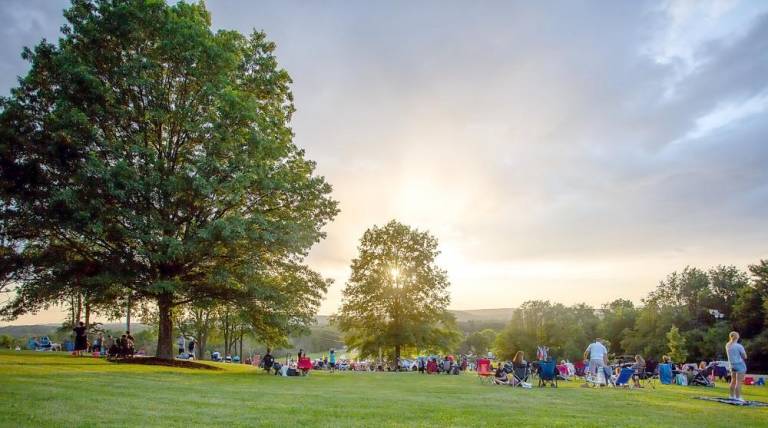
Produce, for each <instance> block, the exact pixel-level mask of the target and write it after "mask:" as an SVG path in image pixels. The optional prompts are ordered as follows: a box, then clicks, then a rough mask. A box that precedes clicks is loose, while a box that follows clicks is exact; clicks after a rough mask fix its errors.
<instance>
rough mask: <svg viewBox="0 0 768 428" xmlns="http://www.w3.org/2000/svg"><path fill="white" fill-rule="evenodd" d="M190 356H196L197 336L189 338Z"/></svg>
mask: <svg viewBox="0 0 768 428" xmlns="http://www.w3.org/2000/svg"><path fill="white" fill-rule="evenodd" d="M189 358H195V338H194V337H191V338H189Z"/></svg>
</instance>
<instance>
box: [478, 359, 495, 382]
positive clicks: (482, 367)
mask: <svg viewBox="0 0 768 428" xmlns="http://www.w3.org/2000/svg"><path fill="white" fill-rule="evenodd" d="M477 376H478V378H479V379H480V382H486V381H487V382H489V383H492V382H493V372H491V361H490V360H489V359H487V358H480V359H479V360H477Z"/></svg>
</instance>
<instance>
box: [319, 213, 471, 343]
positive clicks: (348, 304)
mask: <svg viewBox="0 0 768 428" xmlns="http://www.w3.org/2000/svg"><path fill="white" fill-rule="evenodd" d="M437 247H438V243H437V239H436V238H435V237H434V236H432V235H431V234H430V233H429V232H426V231H419V230H416V229H412V228H410V227H408V226H406V225H404V224H401V223H398V222H397V221H394V220H393V221H391V222H389V223H388V224H387V225H385V226H383V227H377V226H374V227H373V228H371V229H368V230H367V231H366V232H365V233H364V234H363V237H362V239H361V240H360V245H359V247H358V252H359V253H358V256H357V257H356V258H355V259H354V260H352V274H351V276H350V277H349V280H348V281H347V284H346V286H345V288H344V291H343V297H342V306H341V309H340V310H339V313H338V314H336V315H335V316H334V317H333V323H334V324H335V325H337V326H338V327H339V329H340V330H341V331H342V333H343V335H344V343H346V344H347V345H348V346H350V347H351V348H355V349H357V350H358V351H359V353H360V354H361V356H363V357H365V356H372V355H377V354H378V352H379V350H383V351H384V352H387V354H389V355H394V357H395V358H397V357H399V356H400V352H401V351H402V349H403V348H405V347H408V348H411V349H413V348H415V349H418V350H448V349H451V347H452V346H454V345H455V343H456V342H457V341H458V338H459V334H458V331H457V330H456V328H455V320H454V318H453V315H452V314H450V313H449V312H448V311H447V307H448V304H449V303H450V295H449V293H448V286H449V282H448V276H447V274H446V271H445V270H443V269H441V268H439V267H438V266H437V264H436V263H435V257H437V255H438V254H439V250H438V248H437ZM390 351H394V353H393V354H392V353H391V352H390Z"/></svg>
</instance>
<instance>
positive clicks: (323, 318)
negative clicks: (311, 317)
mask: <svg viewBox="0 0 768 428" xmlns="http://www.w3.org/2000/svg"><path fill="white" fill-rule="evenodd" d="M514 311H515V308H496V309H468V310H450V311H449V312H450V313H452V314H453V315H455V316H456V321H458V322H467V321H477V322H489V321H499V322H505V323H506V322H507V321H509V320H510V319H512V313H513V312H514ZM329 320H330V316H328V315H318V316H317V317H316V324H317V325H318V326H326V325H328V322H329Z"/></svg>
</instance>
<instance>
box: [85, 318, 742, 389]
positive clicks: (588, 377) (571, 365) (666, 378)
mask: <svg viewBox="0 0 768 428" xmlns="http://www.w3.org/2000/svg"><path fill="white" fill-rule="evenodd" d="M73 333H74V352H73V355H77V356H80V355H83V354H84V353H86V352H91V353H99V354H105V355H106V356H107V357H108V358H126V357H132V356H133V355H134V354H135V353H136V352H135V349H134V346H135V345H134V344H135V339H134V337H133V336H132V335H131V333H130V332H129V331H126V332H125V334H123V335H121V336H120V337H113V336H112V335H108V336H107V337H106V338H105V337H104V333H101V332H99V333H97V334H96V335H95V336H94V337H93V341H92V342H91V341H89V337H88V329H87V327H86V326H85V323H83V322H82V321H81V322H78V323H77V325H76V326H75V327H74V328H73ZM177 344H178V353H179V357H181V358H194V355H195V349H196V341H195V339H194V338H193V337H190V338H187V337H185V336H184V335H183V334H181V335H179V337H178V340H177ZM725 351H726V355H727V356H728V366H730V368H728V367H727V366H726V365H725V364H723V363H721V362H717V361H709V362H707V361H701V362H699V363H698V364H692V363H687V364H686V363H682V362H674V361H672V359H671V358H670V357H669V356H668V355H663V356H662V357H661V359H660V361H658V362H657V361H656V360H654V359H652V358H649V359H647V360H646V359H645V358H643V357H642V356H641V355H635V356H634V358H633V359H632V360H630V361H626V360H623V361H614V362H613V363H611V362H609V351H608V347H607V346H606V343H605V342H604V341H603V340H601V339H600V338H596V339H595V341H594V342H592V343H590V344H589V346H587V348H586V349H585V351H584V355H583V357H584V359H583V360H582V361H576V362H571V361H568V360H561V361H560V363H559V364H557V366H556V367H557V372H556V376H557V377H558V378H560V379H562V380H570V379H571V378H574V377H582V378H583V379H584V384H583V385H582V386H583V387H597V386H608V385H614V386H615V385H618V383H622V384H623V385H629V382H631V383H632V385H631V386H634V387H637V388H643V383H642V381H643V380H648V379H654V378H658V379H659V380H660V382H661V383H673V382H674V383H678V384H683V385H702V386H712V385H713V383H712V380H713V379H714V378H716V377H717V378H724V379H726V380H727V381H728V382H729V396H730V397H729V398H730V399H732V400H735V401H743V397H742V390H741V386H742V385H743V383H744V378H745V374H746V372H747V365H746V359H747V354H746V351H745V349H744V346H742V345H741V344H740V343H739V334H738V333H737V332H735V331H733V332H731V333H730V334H729V338H728V342H727V343H726V345H725ZM213 354H218V353H213ZM213 354H212V356H214V355H213ZM536 357H537V361H535V362H529V361H526V359H525V355H524V353H523V352H522V351H518V352H517V353H516V354H515V356H514V358H513V359H512V360H511V361H505V362H497V364H496V367H494V366H493V363H492V362H490V361H489V365H488V367H487V368H486V369H487V370H489V372H490V373H492V374H493V382H494V383H495V384H497V385H509V386H522V387H526V388H527V387H531V383H530V382H529V377H530V375H531V374H532V373H536V372H537V370H538V365H539V364H541V362H542V361H546V360H551V358H549V356H548V348H546V347H539V349H538V352H537V356H536ZM214 359H215V358H214ZM247 362H248V363H250V364H253V365H255V366H258V367H261V368H263V369H264V370H266V371H268V372H272V373H274V374H275V375H283V376H292V375H306V374H308V373H309V371H310V370H312V369H314V370H328V371H330V372H334V371H336V370H352V371H414V372H416V371H418V372H419V373H423V374H441V373H444V374H454V375H457V374H459V373H462V372H465V371H466V370H468V369H472V368H474V367H473V366H474V362H470V360H469V358H468V357H467V356H466V355H461V356H459V358H456V357H454V356H453V355H445V356H420V357H417V358H415V359H401V358H396V359H395V361H394V362H393V364H391V365H389V364H384V363H383V362H381V361H379V362H375V361H371V360H359V361H358V360H349V359H346V358H344V359H342V360H338V359H337V355H336V351H335V350H334V349H330V350H329V351H328V354H326V355H323V357H322V358H317V359H315V360H314V361H313V360H311V359H310V358H309V357H308V356H307V355H306V353H304V351H303V350H299V352H298V353H297V354H296V356H295V357H294V356H292V355H290V354H288V355H286V356H285V360H284V361H283V362H282V363H281V362H279V361H277V359H276V358H275V357H274V356H273V355H272V352H271V350H270V349H267V352H266V353H265V354H264V356H261V355H260V354H256V355H254V356H253V357H252V358H249V360H248V361H247ZM630 370H631V377H629V379H626V380H622V377H621V375H622V372H625V373H629V371H630Z"/></svg>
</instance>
